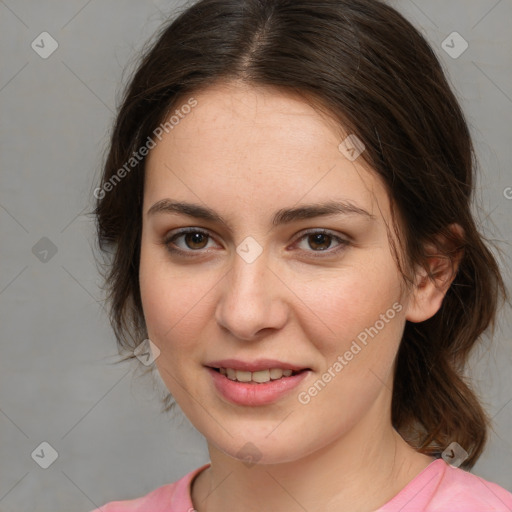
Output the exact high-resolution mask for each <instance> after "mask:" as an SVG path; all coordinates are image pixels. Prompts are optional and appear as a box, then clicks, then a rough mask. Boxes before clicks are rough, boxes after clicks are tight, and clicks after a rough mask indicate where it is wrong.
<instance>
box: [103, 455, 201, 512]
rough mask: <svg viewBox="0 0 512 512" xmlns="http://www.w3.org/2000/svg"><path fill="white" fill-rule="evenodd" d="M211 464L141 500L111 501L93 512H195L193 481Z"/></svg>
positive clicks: (156, 490) (154, 491) (159, 488)
mask: <svg viewBox="0 0 512 512" xmlns="http://www.w3.org/2000/svg"><path fill="white" fill-rule="evenodd" d="M209 466H210V464H209V463H208V464H205V465H204V466H201V467H200V468H197V469H195V470H194V471H191V472H190V473H188V474H186V475H185V476H184V477H182V478H181V479H180V480H177V481H176V482H174V483H172V484H167V485H163V486H162V487H158V488H157V489H155V490H153V491H151V492H150V493H149V494H146V495H145V496H142V497H140V498H136V499H132V500H124V501H111V502H109V503H107V504H105V505H103V506H101V507H100V508H98V509H96V510H94V511H93V512H147V511H148V510H151V512H189V511H190V512H193V510H194V508H193V506H192V497H191V483H192V480H193V479H194V478H195V477H196V476H197V475H198V474H199V473H200V472H201V471H203V470H204V469H206V468H207V467H209Z"/></svg>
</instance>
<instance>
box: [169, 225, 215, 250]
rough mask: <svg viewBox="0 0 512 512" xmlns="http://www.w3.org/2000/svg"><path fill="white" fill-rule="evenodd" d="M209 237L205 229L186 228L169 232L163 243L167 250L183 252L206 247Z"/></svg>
mask: <svg viewBox="0 0 512 512" xmlns="http://www.w3.org/2000/svg"><path fill="white" fill-rule="evenodd" d="M210 239H211V236H210V234H209V233H207V232H206V231H202V230H200V229H197V228H187V229H181V230H179V231H177V232H174V233H172V232H171V233H170V234H169V235H167V236H166V237H165V240H164V242H163V243H164V245H165V246H166V248H167V250H168V251H169V252H173V253H182V254H185V253H191V252H200V251H201V250H202V249H206V248H208V242H209V240H210ZM177 242H178V243H177Z"/></svg>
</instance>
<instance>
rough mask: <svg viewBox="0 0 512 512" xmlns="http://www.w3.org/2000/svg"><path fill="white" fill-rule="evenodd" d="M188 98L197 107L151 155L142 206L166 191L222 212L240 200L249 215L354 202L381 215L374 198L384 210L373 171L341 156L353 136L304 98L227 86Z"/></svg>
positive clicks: (359, 161)
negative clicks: (302, 204) (298, 206)
mask: <svg viewBox="0 0 512 512" xmlns="http://www.w3.org/2000/svg"><path fill="white" fill-rule="evenodd" d="M190 97H191V98H193V99H194V100H195V102H197V103H196V106H194V108H192V109H190V111H189V113H187V114H182V115H181V116H180V119H179V122H178V123H176V124H173V128H172V129H171V130H169V132H168V133H164V134H163V136H162V139H161V141H157V145H156V147H155V148H154V149H152V150H151V151H150V153H149V156H148V160H147V162H146V185H145V203H148V202H149V201H156V200H159V199H161V198H163V197H164V196H165V194H166V193H168V194H172V196H173V198H177V199H194V200H195V201H196V202H197V201H201V202H204V203H206V204H209V205H212V203H215V205H217V206H219V207H222V206H224V207H225V206H227V205H229V204H231V203H233V201H235V200H236V201H238V202H239V203H240V202H242V203H244V204H243V210H244V211H250V210H253V209H255V208H259V209H260V210H261V209H264V210H265V209H266V208H271V210H272V211H274V210H275V209H276V207H275V206H274V207H273V205H275V203H276V202H279V203H280V204H282V203H283V201H284V200H285V199H286V200H287V202H288V203H290V204H295V203H297V202H300V201H301V200H302V199H304V201H307V202H314V201H325V200H326V199H330V200H351V201H353V202H355V201H357V202H358V203H359V204H361V203H364V207H365V209H367V210H369V211H370V213H372V214H375V213H379V212H378V208H377V207H376V204H375V201H376V200H377V201H378V203H379V207H380V209H381V210H382V208H385V207H386V202H387V196H386V193H385V189H384V187H383V184H382V183H381V182H380V179H379V177H378V176H377V175H376V173H375V172H373V171H371V170H370V169H368V166H367V165H366V163H365V162H364V161H363V159H362V158H358V159H357V160H356V161H350V160H349V159H347V157H346V156H345V154H343V152H341V151H340V149H339V145H340V143H341V142H342V141H343V140H344V138H345V137H346V136H347V135H348V134H346V133H344V132H343V129H342V127H340V126H339V125H337V124H336V123H335V122H334V121H333V120H332V119H330V118H328V117H326V116H325V115H323V114H322V113H320V112H319V111H318V110H317V109H315V108H314V107H313V106H312V105H311V104H309V103H308V102H306V101H305V100H304V99H303V98H301V97H300V96H298V95H293V94H290V93H287V92H284V91H282V90H278V89H275V88H269V87H255V86H249V85H247V84H238V83H237V84H234V83H229V84H218V85H215V86H211V87H209V88H206V89H203V90H201V91H200V92H198V93H195V94H191V95H190ZM189 99H190V98H189V97H184V98H183V99H182V101H181V103H180V102H178V103H177V104H176V105H175V106H174V108H173V111H172V112H171V115H172V113H174V112H176V111H177V110H178V111H179V110H180V107H181V106H182V105H185V104H186V103H187V101H188V100H189ZM184 110H187V111H188V110H189V109H184ZM176 119H177V118H175V121H176ZM381 203H383V204H381ZM149 206H150V205H147V204H146V207H145V209H146V211H147V208H148V207H149ZM212 206H213V205H212ZM267 211H268V210H267ZM270 213H271V212H270V211H269V214H270Z"/></svg>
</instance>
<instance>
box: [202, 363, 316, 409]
mask: <svg viewBox="0 0 512 512" xmlns="http://www.w3.org/2000/svg"><path fill="white" fill-rule="evenodd" d="M223 364H224V363H223ZM254 364H256V363H253V367H254ZM258 364H259V363H258ZM220 367H221V368H232V366H220ZM270 367H271V368H282V366H270ZM267 368H269V366H265V369H267ZM260 369H262V368H261V367H260ZM283 369H288V368H283ZM289 369H293V368H289ZM207 370H208V373H209V374H210V376H211V378H212V380H213V384H214V386H215V389H216V390H217V392H218V393H219V394H220V395H221V396H222V397H223V398H224V399H225V400H227V401H229V402H231V403H234V404H236V405H245V406H251V407H254V406H260V405H267V404H271V403H274V402H277V401H278V400H280V399H281V398H283V397H284V396H285V395H287V394H288V393H290V392H291V391H292V390H293V389H294V388H296V387H297V386H298V385H299V384H300V383H301V382H302V381H303V380H304V379H305V378H306V377H307V376H308V375H309V373H310V371H311V370H308V369H304V371H301V372H300V373H297V374H295V375H291V376H290V377H281V378H280V379H277V380H271V381H269V382H265V383H259V384H256V383H252V384H251V383H247V382H238V381H235V380H231V379H228V378H227V377H226V376H224V375H222V374H221V373H220V372H218V371H216V370H214V369H213V368H207ZM299 370H300V368H299ZM247 371H249V370H247ZM253 371H258V370H253Z"/></svg>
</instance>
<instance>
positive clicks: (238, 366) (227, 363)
mask: <svg viewBox="0 0 512 512" xmlns="http://www.w3.org/2000/svg"><path fill="white" fill-rule="evenodd" d="M205 366H209V367H210V368H233V369H234V370H245V371H246V372H259V371H260V370H269V369H270V368H280V369H281V370H294V371H297V372H298V371H300V370H308V369H309V368H307V367H306V366H297V365H295V364H291V363H285V362H283V361H278V360H277V359H256V360H255V361H251V362H248V361H241V360H240V359H222V360H219V361H212V362H210V363H207V364H205Z"/></svg>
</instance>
